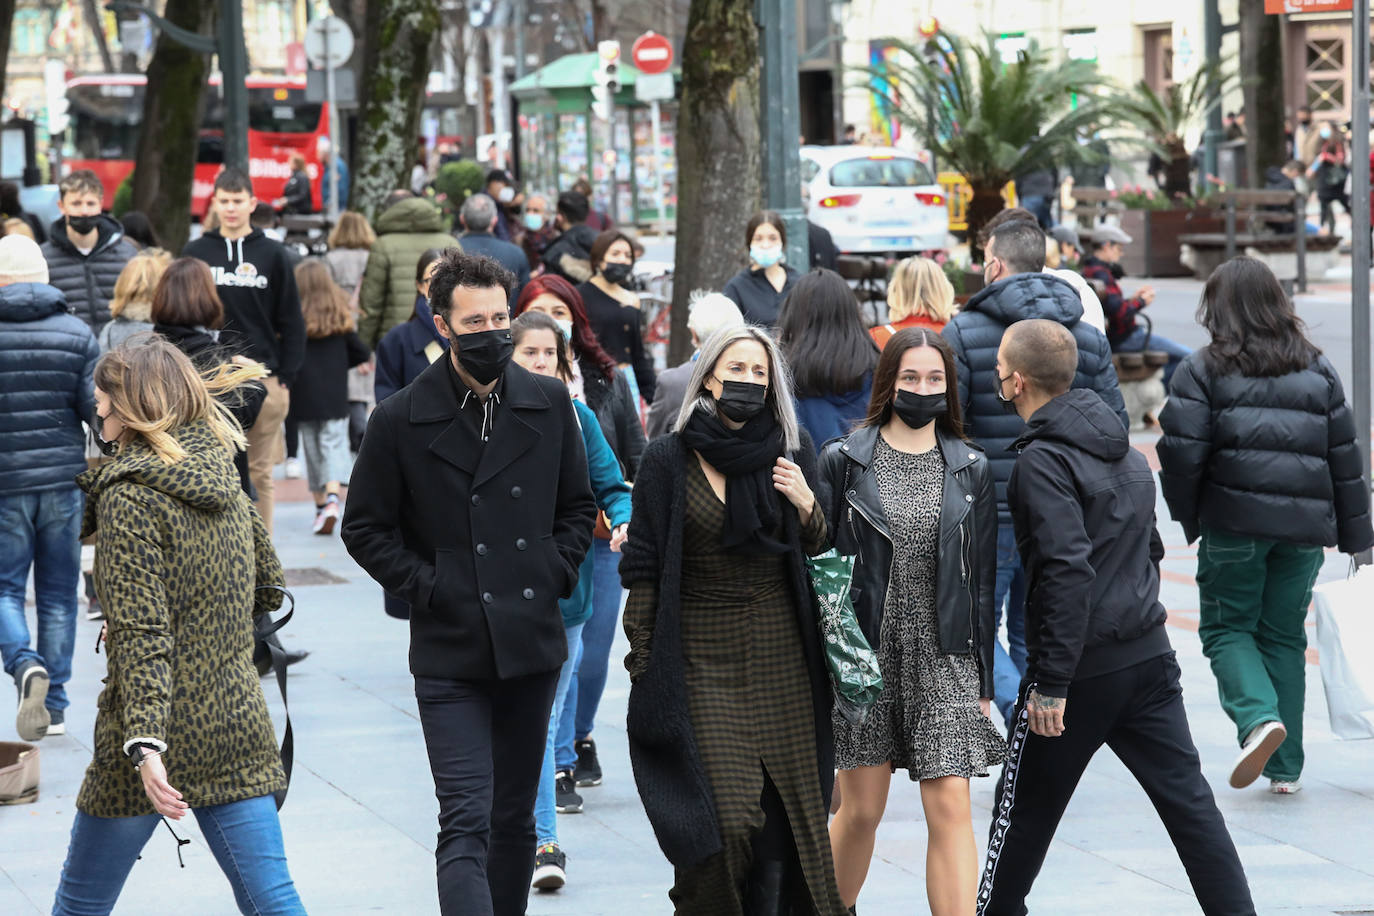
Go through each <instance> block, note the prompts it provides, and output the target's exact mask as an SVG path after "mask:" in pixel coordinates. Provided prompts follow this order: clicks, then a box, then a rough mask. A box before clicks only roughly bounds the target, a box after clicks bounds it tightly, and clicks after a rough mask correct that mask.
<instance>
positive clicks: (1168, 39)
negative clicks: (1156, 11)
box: [1141, 26, 1174, 95]
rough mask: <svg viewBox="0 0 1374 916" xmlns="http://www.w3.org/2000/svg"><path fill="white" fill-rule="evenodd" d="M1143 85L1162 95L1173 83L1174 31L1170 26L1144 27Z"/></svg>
mask: <svg viewBox="0 0 1374 916" xmlns="http://www.w3.org/2000/svg"><path fill="white" fill-rule="evenodd" d="M1141 37H1142V39H1144V41H1143V44H1144V50H1145V85H1147V86H1149V87H1150V88H1151V89H1152V90H1154V91H1155V92H1157V93H1159V94H1161V95H1163V94H1164V93H1165V92H1168V91H1169V87H1171V86H1173V84H1174V32H1173V27H1172V26H1163V27H1162V28H1150V29H1144V30H1143V33H1142V35H1141Z"/></svg>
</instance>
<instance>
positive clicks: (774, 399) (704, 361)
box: [673, 324, 801, 452]
mask: <svg viewBox="0 0 1374 916" xmlns="http://www.w3.org/2000/svg"><path fill="white" fill-rule="evenodd" d="M741 340H753V341H757V342H758V343H760V344H762V345H763V349H764V351H765V352H766V353H767V354H768V400H767V402H766V403H767V405H768V407H769V408H770V409H771V410H772V411H773V417H774V418H775V419H776V420H777V421H778V426H780V427H782V441H783V448H784V449H785V450H787V451H789V452H795V451H796V450H797V449H799V448H801V433H799V432H798V431H797V408H796V404H795V403H794V402H793V399H792V374H791V373H790V372H788V371H787V363H786V362H784V361H783V358H782V351H781V350H780V349H778V344H777V341H775V340H773V337H772V335H771V334H769V333H768V332H767V331H765V330H764V329H763V328H760V327H757V326H755V325H752V324H746V325H742V326H736V327H724V328H720V329H719V330H717V331H716V332H715V333H714V334H712V335H711V336H710V337H708V338H706V340H704V341H702V343H701V351H700V354H699V355H698V356H697V361H696V366H695V368H693V369H692V379H691V381H689V382H688V383H687V393H686V395H684V396H683V398H682V409H681V410H680V411H678V415H677V423H675V424H673V431H674V432H681V431H682V430H683V429H685V428H686V426H687V421H688V420H690V419H691V418H692V414H693V413H695V412H696V411H698V410H703V411H705V412H706V413H708V414H713V415H714V414H715V412H716V399H715V398H714V397H712V396H711V392H709V391H707V390H706V379H707V378H708V377H709V376H710V375H711V374H712V373H713V372H715V371H716V363H718V362H720V358H721V356H722V355H723V354H724V353H725V351H726V350H728V349H729V348H730V346H731V345H732V344H735V343H738V342H739V341H741Z"/></svg>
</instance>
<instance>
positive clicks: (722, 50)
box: [668, 0, 762, 365]
mask: <svg viewBox="0 0 1374 916" xmlns="http://www.w3.org/2000/svg"><path fill="white" fill-rule="evenodd" d="M753 12H754V5H753V3H752V2H750V0H692V7H691V11H690V13H689V14H688V20H687V35H686V39H685V41H684V43H683V48H682V102H681V105H680V107H679V109H678V124H677V138H678V140H677V167H678V208H677V248H676V252H675V255H674V259H675V262H676V266H675V268H674V276H673V307H672V308H673V311H672V315H673V323H672V335H671V341H670V344H669V351H668V353H669V357H668V361H669V362H670V363H672V364H673V365H676V364H678V363H680V362H682V361H683V360H685V359H687V357H689V356H691V353H692V336H691V334H690V333H689V332H688V331H687V300H688V297H689V296H690V295H691V293H692V291H693V290H697V289H707V290H719V289H720V288H721V287H723V286H724V285H725V283H726V281H727V280H729V279H730V277H732V276H733V275H734V274H735V273H736V272H737V271H738V270H739V268H740V266H741V264H742V260H741V257H740V253H741V252H742V251H743V250H744V248H745V247H747V246H746V243H745V239H744V230H745V227H746V225H747V224H748V222H749V217H750V216H752V215H753V213H754V212H755V211H757V210H758V209H759V204H760V200H761V199H762V198H761V195H762V190H761V188H760V177H759V143H760V137H759V51H758V27H757V26H756V25H755V23H754V15H753Z"/></svg>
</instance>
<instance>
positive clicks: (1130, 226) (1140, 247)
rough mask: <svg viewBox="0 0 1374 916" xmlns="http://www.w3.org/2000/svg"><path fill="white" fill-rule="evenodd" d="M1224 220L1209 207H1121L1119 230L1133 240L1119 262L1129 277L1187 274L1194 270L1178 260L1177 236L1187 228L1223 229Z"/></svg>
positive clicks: (1182, 275)
mask: <svg viewBox="0 0 1374 916" xmlns="http://www.w3.org/2000/svg"><path fill="white" fill-rule="evenodd" d="M1225 230H1226V224H1225V223H1224V222H1223V221H1222V219H1221V218H1220V217H1219V216H1217V215H1216V214H1215V213H1214V212H1213V211H1211V210H1204V209H1198V210H1124V211H1122V213H1121V231H1123V232H1125V233H1126V234H1127V235H1129V236H1130V237H1131V238H1132V239H1134V241H1133V242H1132V243H1131V244H1130V245H1127V246H1126V253H1125V254H1124V255H1123V256H1122V258H1121V266H1122V267H1124V268H1125V269H1126V274H1127V276H1131V277H1187V276H1191V275H1192V273H1193V271H1192V269H1191V268H1189V267H1188V266H1187V265H1185V264H1183V263H1182V262H1181V261H1179V259H1178V256H1179V253H1180V244H1179V241H1178V238H1179V236H1181V235H1186V234H1188V233H1190V232H1224V231H1225Z"/></svg>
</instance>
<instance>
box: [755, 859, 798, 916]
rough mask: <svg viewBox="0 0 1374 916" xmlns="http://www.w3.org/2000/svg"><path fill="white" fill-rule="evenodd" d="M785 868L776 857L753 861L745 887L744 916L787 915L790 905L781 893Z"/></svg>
mask: <svg viewBox="0 0 1374 916" xmlns="http://www.w3.org/2000/svg"><path fill="white" fill-rule="evenodd" d="M786 873H787V868H786V866H785V865H784V863H782V862H779V861H778V860H777V859H767V860H764V861H762V862H755V863H754V867H753V869H752V870H751V872H750V874H749V883H748V884H747V885H746V887H745V897H744V912H745V916H787V914H788V913H790V912H791V911H792V908H791V905H790V904H789V903H788V901H787V900H786V898H785V895H784V893H783V878H784V877H785V876H786Z"/></svg>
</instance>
